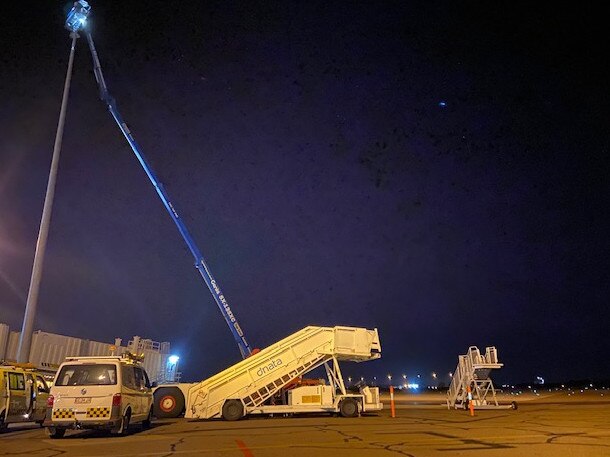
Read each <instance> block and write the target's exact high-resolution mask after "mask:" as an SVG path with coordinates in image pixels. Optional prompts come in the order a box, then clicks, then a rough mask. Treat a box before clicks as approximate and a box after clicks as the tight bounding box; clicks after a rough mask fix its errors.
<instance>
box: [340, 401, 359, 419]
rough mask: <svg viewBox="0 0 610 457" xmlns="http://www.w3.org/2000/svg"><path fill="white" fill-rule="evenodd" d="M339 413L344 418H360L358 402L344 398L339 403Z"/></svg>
mask: <svg viewBox="0 0 610 457" xmlns="http://www.w3.org/2000/svg"><path fill="white" fill-rule="evenodd" d="M339 413H341V415H342V416H343V417H356V416H358V402H357V401H356V400H355V399H353V398H344V399H343V400H341V403H339Z"/></svg>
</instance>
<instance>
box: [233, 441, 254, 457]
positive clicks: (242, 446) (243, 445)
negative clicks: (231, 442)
mask: <svg viewBox="0 0 610 457" xmlns="http://www.w3.org/2000/svg"><path fill="white" fill-rule="evenodd" d="M235 442H236V443H237V445H238V446H239V449H240V451H241V452H242V453H243V454H244V457H254V454H252V451H251V450H250V449H248V446H246V443H244V442H243V441H242V440H235Z"/></svg>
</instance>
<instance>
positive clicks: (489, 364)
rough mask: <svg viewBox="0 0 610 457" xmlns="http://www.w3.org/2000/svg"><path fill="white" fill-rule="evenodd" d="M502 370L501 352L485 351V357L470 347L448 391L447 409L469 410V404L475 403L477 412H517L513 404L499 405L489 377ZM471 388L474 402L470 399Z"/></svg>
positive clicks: (454, 374) (458, 366) (459, 358)
mask: <svg viewBox="0 0 610 457" xmlns="http://www.w3.org/2000/svg"><path fill="white" fill-rule="evenodd" d="M503 366H504V364H502V363H499V362H498V350H497V349H496V348H495V347H493V346H489V347H487V348H485V355H481V353H480V351H479V348H477V347H476V346H470V347H469V348H468V352H467V353H466V354H464V355H460V356H458V365H457V367H456V369H455V372H454V373H453V377H452V380H451V386H449V390H448V391H447V408H448V409H450V408H455V409H459V408H467V407H468V403H469V402H470V401H472V402H473V403H474V407H475V408H476V409H495V408H511V407H512V408H513V409H514V408H515V407H516V404H515V403H514V402H513V404H511V405H507V406H503V405H499V404H498V400H497V398H496V390H495V389H494V385H493V382H492V380H491V377H490V374H491V372H492V371H493V370H498V369H500V368H502V367H503ZM469 386H470V388H471V392H470V394H471V395H470V396H471V398H469V395H468V387H469Z"/></svg>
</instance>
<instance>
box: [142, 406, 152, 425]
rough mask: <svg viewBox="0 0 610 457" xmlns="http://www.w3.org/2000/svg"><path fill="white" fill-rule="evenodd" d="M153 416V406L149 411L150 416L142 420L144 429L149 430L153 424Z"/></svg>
mask: <svg viewBox="0 0 610 457" xmlns="http://www.w3.org/2000/svg"><path fill="white" fill-rule="evenodd" d="M152 417H153V407H152V406H151V407H150V411H148V417H147V418H146V419H145V420H143V421H142V428H143V429H144V430H147V429H149V428H150V426H151V424H152Z"/></svg>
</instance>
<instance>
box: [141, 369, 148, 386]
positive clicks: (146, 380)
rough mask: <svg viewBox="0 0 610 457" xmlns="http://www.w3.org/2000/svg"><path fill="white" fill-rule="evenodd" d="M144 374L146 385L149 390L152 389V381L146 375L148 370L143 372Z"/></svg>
mask: <svg viewBox="0 0 610 457" xmlns="http://www.w3.org/2000/svg"><path fill="white" fill-rule="evenodd" d="M142 374H143V375H144V385H145V386H146V388H147V389H150V380H149V379H148V374H147V373H146V370H142Z"/></svg>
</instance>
